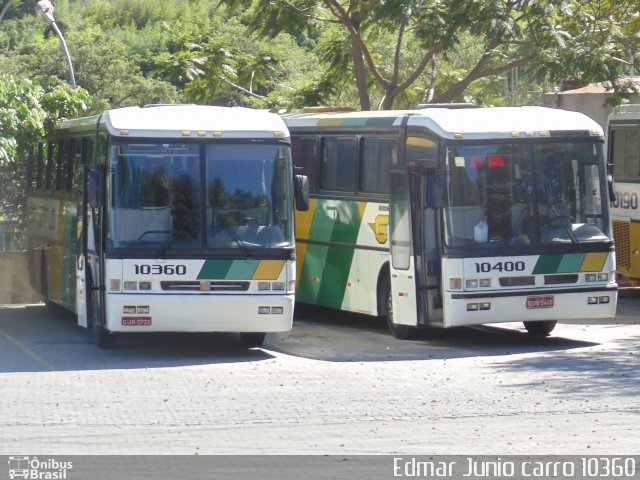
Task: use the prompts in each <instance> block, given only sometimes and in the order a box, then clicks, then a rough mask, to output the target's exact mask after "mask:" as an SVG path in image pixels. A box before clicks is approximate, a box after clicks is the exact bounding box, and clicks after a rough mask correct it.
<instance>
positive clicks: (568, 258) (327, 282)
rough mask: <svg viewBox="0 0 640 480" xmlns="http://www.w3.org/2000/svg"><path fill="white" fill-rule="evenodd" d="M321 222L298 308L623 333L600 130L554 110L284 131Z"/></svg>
mask: <svg viewBox="0 0 640 480" xmlns="http://www.w3.org/2000/svg"><path fill="white" fill-rule="evenodd" d="M284 120H285V123H286V124H287V126H288V128H289V131H290V133H291V139H292V154H293V161H294V165H295V167H297V168H299V169H301V170H302V171H303V172H304V173H305V174H306V176H307V177H308V182H309V189H310V202H309V208H308V210H305V211H297V212H296V243H297V249H298V255H297V275H296V278H297V291H296V299H297V301H298V302H303V303H310V304H314V305H323V306H326V307H333V308H338V309H343V310H348V311H353V312H359V313H365V314H369V315H376V316H384V317H386V319H387V323H388V326H389V329H390V330H391V332H392V333H393V334H394V335H395V336H396V337H398V338H411V337H414V336H416V335H417V334H418V333H420V332H421V331H423V330H424V329H422V327H425V326H440V327H455V326H462V325H478V324H484V323H500V322H514V321H522V322H524V326H525V328H526V329H527V330H528V331H529V332H530V333H532V334H538V335H547V334H549V333H550V332H551V330H552V329H553V328H554V327H555V325H556V322H557V320H562V319H574V320H575V319H590V318H613V317H614V315H615V309H616V302H617V283H616V277H615V248H614V241H613V235H612V223H611V218H610V213H609V206H610V202H611V201H612V200H613V197H612V195H611V192H612V190H613V189H612V186H611V184H610V183H609V179H608V176H607V173H608V172H607V166H606V163H605V159H604V155H603V148H604V136H603V131H602V128H601V127H600V126H599V125H598V124H597V123H595V122H594V121H592V120H591V119H589V118H588V117H586V116H585V115H583V114H580V113H576V112H568V111H563V110H557V109H547V108H542V107H517V108H464V109H461V108H426V109H422V110H413V111H395V112H384V111H381V112H302V113H296V114H288V115H286V116H285V117H284Z"/></svg>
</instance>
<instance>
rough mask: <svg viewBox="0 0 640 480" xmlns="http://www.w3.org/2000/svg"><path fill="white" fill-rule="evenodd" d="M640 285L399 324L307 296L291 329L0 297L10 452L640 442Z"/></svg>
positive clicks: (522, 447) (349, 450) (602, 446)
mask: <svg viewBox="0 0 640 480" xmlns="http://www.w3.org/2000/svg"><path fill="white" fill-rule="evenodd" d="M639 307H640V295H638V294H636V293H634V292H631V293H626V294H623V295H622V297H621V299H620V303H619V310H618V315H617V318H616V320H615V321H613V322H603V321H593V322H581V323H562V322H561V323H559V324H558V326H557V327H556V329H555V330H554V332H553V333H552V335H551V336H550V337H548V338H536V337H531V336H530V335H528V334H527V333H526V332H525V331H524V329H523V328H522V325H521V324H518V323H514V324H509V325H505V326H482V327H477V328H476V327H474V328H459V329H454V330H438V329H432V330H429V331H427V332H426V336H425V338H423V339H420V340H417V341H400V340H396V339H394V338H393V337H391V336H390V335H389V334H388V333H387V331H386V327H385V324H384V322H383V321H380V320H377V319H372V318H369V317H365V316H358V315H347V314H340V313H337V312H334V311H331V310H324V309H313V308H308V307H307V308H302V309H299V310H298V311H297V313H296V321H295V323H294V329H293V330H292V331H291V332H288V333H283V334H270V335H268V336H267V341H266V342H265V345H264V348H261V349H249V350H247V349H246V348H243V347H241V345H240V342H239V340H238V338H237V337H236V336H235V335H232V334H216V335H214V334H211V335H197V334H195V335H194V334H189V335H187V334H179V335H168V334H151V335H131V336H125V337H123V338H119V339H118V340H119V341H118V345H117V346H116V347H115V348H114V349H112V350H98V349H96V348H95V347H94V346H93V345H91V344H89V343H88V342H87V340H86V334H85V332H84V330H83V329H81V328H79V327H77V326H76V325H75V319H74V317H73V316H72V315H70V314H67V313H64V312H61V311H54V312H47V311H45V309H44V308H43V307H42V306H39V305H35V306H15V305H14V306H4V307H0V454H4V455H14V454H16V452H18V453H21V454H24V455H37V454H41V453H46V454H156V453H163V454H195V453H199V454H361V453H362V454H464V455H470V454H474V455H479V454H491V455H507V454H547V453H549V454H550V453H554V454H589V455H596V454H636V453H637V452H638V451H640V435H638V431H640V401H639V398H640V349H639V342H640V323H639V322H640V319H639V317H640V315H638V312H640V308H639Z"/></svg>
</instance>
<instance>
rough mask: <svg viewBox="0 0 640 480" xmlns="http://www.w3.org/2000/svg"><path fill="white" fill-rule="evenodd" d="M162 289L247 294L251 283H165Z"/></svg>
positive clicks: (198, 281)
mask: <svg viewBox="0 0 640 480" xmlns="http://www.w3.org/2000/svg"><path fill="white" fill-rule="evenodd" d="M160 287H161V288H162V290H165V291H172V292H246V291H247V290H249V282H234V281H230V282H223V281H216V280H193V281H164V282H160Z"/></svg>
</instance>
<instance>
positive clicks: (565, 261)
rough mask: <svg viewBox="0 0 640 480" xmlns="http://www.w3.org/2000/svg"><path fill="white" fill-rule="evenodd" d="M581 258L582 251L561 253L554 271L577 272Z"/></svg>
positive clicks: (582, 258)
mask: <svg viewBox="0 0 640 480" xmlns="http://www.w3.org/2000/svg"><path fill="white" fill-rule="evenodd" d="M583 260H584V253H569V254H566V255H563V256H562V260H561V261H560V265H558V271H557V272H556V273H571V272H579V271H580V266H581V265H582V261H583Z"/></svg>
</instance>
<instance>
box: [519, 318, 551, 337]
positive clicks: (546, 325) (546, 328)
mask: <svg viewBox="0 0 640 480" xmlns="http://www.w3.org/2000/svg"><path fill="white" fill-rule="evenodd" d="M523 323H524V328H526V329H527V332H529V333H530V334H531V335H540V336H543V337H546V336H547V335H549V334H550V333H551V331H552V330H553V329H554V328H556V323H558V321H557V320H544V321H542V322H523Z"/></svg>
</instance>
